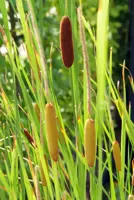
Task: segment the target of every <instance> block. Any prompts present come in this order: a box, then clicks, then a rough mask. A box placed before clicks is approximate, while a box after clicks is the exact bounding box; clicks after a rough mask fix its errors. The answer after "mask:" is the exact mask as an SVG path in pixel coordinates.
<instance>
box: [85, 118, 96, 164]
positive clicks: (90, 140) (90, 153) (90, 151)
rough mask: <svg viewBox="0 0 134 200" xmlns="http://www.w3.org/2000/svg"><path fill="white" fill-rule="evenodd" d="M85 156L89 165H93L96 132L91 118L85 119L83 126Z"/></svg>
mask: <svg viewBox="0 0 134 200" xmlns="http://www.w3.org/2000/svg"><path fill="white" fill-rule="evenodd" d="M84 149H85V157H86V160H87V163H88V165H89V167H93V165H94V163H95V157H96V133H95V124H94V120H93V119H87V120H86V123H85V128H84Z"/></svg>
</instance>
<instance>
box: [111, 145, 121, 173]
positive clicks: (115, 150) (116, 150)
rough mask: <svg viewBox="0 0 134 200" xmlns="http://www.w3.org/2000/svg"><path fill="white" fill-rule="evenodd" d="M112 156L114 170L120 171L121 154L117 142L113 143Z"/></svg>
mask: <svg viewBox="0 0 134 200" xmlns="http://www.w3.org/2000/svg"><path fill="white" fill-rule="evenodd" d="M113 156H114V161H115V165H116V169H117V170H118V171H121V152H120V147H119V143H118V142H117V141H114V142H113Z"/></svg>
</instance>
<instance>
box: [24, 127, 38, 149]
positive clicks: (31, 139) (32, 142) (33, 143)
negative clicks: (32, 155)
mask: <svg viewBox="0 0 134 200" xmlns="http://www.w3.org/2000/svg"><path fill="white" fill-rule="evenodd" d="M23 131H24V135H25V136H26V138H27V139H28V141H29V142H30V144H31V145H32V146H33V147H34V148H35V147H36V144H35V141H34V139H33V137H32V136H31V135H30V133H29V132H28V130H27V129H26V128H24V129H23Z"/></svg>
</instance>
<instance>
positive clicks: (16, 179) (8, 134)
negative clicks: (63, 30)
mask: <svg viewBox="0 0 134 200" xmlns="http://www.w3.org/2000/svg"><path fill="white" fill-rule="evenodd" d="M10 3H11V4H12V6H14V4H13V3H12V1H10ZM40 3H41V5H42V3H43V1H42V0H40ZM59 5H60V16H61V17H62V16H63V15H68V16H69V17H70V19H71V22H72V32H73V42H74V56H75V59H74V64H73V65H72V67H71V68H69V69H66V70H67V76H68V77H67V78H68V82H69V83H70V85H71V96H72V104H73V107H72V113H73V118H72V121H73V124H72V126H71V127H70V126H68V124H67V123H66V119H64V117H63V116H62V113H61V110H60V105H59V102H58V98H57V94H56V92H55V90H54V84H55V83H54V77H53V68H54V66H51V67H50V66H49V65H48V64H47V62H46V57H45V55H46V54H45V48H43V45H42V43H43V42H42V33H40V31H39V30H41V26H42V23H43V22H42V20H43V13H42V7H41V8H40V9H41V11H40V15H39V19H38V21H37V20H36V16H35V12H34V11H35V1H32V0H26V1H23V0H17V1H16V7H13V8H14V10H15V12H16V13H19V17H20V18H19V19H18V20H19V23H20V24H21V28H22V33H23V35H24V41H25V47H26V52H27V62H28V65H27V67H28V68H26V67H24V65H23V62H22V58H21V56H20V55H19V53H18V49H17V45H16V44H15V41H14V40H13V38H12V35H11V31H10V27H9V23H8V9H7V8H6V1H5V0H1V7H0V11H1V13H2V25H1V26H0V34H1V39H2V41H3V44H4V45H5V47H6V49H7V54H5V55H4V58H5V60H6V63H7V65H9V66H10V71H11V73H12V77H13V84H12V85H11V87H12V89H11V93H10V95H8V94H7V92H6V91H5V90H4V87H3V85H2V83H0V92H1V93H0V116H1V129H0V158H1V159H0V177H1V178H0V198H1V199H16V200H17V199H22V200H25V199H38V200H39V199H46V200H53V199H56V200H60V199H62V200H64V199H68V200H70V199H72V200H75V199H76V200H84V199H86V197H87V199H89V193H90V197H91V199H94V200H96V199H98V200H101V199H103V197H102V194H104V193H105V195H106V196H107V197H106V198H107V199H112V200H114V199H121V200H123V199H126V198H127V196H128V195H129V194H131V193H132V185H131V176H132V174H131V155H130V154H131V152H129V151H128V149H126V137H128V138H129V140H130V143H131V145H132V146H133V145H134V140H133V128H134V125H133V123H132V122H131V120H130V111H131V108H130V109H129V111H127V108H126V107H127V106H126V88H125V85H126V84H125V79H124V76H123V77H122V82H123V84H122V87H123V94H122V96H123V98H121V95H120V93H119V90H118V87H117V86H116V85H115V84H114V82H113V80H112V49H109V48H108V24H109V9H110V8H109V1H105V0H100V1H98V12H97V28H96V30H95V32H96V35H95V34H94V32H93V31H92V28H91V27H90V25H89V23H88V22H90V19H85V17H84V16H83V14H82V1H79V3H78V2H77V6H78V5H79V6H81V12H79V11H78V7H76V1H75V0H74V1H68V0H65V1H63V0H59ZM89 6H90V5H89ZM79 9H80V8H79ZM78 13H79V20H78ZM59 23H60V21H59ZM80 23H81V24H80ZM80 26H81V27H80ZM81 28H82V30H83V36H80V35H81ZM85 32H86V33H88V37H89V39H90V40H91V42H92V43H93V47H94V48H95V54H94V62H95V63H96V66H95V67H96V74H97V80H93V78H92V74H91V73H90V52H89V51H88V49H87V42H86V37H85ZM83 38H85V40H84V39H83ZM83 41H84V42H83ZM52 48H53V47H52ZM79 48H80V50H79ZM83 48H84V51H83V50H82V49H83ZM52 56H53V55H52ZM57 56H59V52H58V51H57ZM80 57H81V58H82V60H83V64H82V66H80V65H79V62H78V60H79V58H80ZM52 59H53V57H52ZM121 66H122V72H123V73H125V71H126V70H127V69H126V67H125V64H124V63H123V64H122V65H121ZM1 67H2V66H1ZM60 67H61V68H63V67H64V66H63V64H62V62H61V66H60ZM88 70H89V71H88ZM88 72H89V73H88ZM81 74H82V78H81V77H80V76H81ZM89 76H90V77H89ZM59 78H60V77H59ZM89 83H90V85H89ZM18 84H19V87H20V93H19V94H18ZM61 84H62V83H61ZM59 91H60V88H59ZM89 92H90V93H89ZM89 94H90V98H88V95H89ZM46 103H52V104H53V105H54V107H55V110H56V115H57V118H58V120H59V124H58V123H57V128H58V132H59V138H60V139H59V157H58V161H57V162H54V161H53V160H52V158H51V156H50V154H49V151H48V145H47V140H46V127H45V104H46ZM35 104H37V105H38V107H39V115H40V119H38V116H37V113H36V111H35V109H34V105H35ZM111 104H114V105H115V107H116V108H117V110H118V112H119V115H120V117H121V130H120V131H121V133H120V135H121V143H120V148H121V159H122V161H121V171H120V172H118V171H116V170H114V169H113V167H112V166H113V162H114V160H113V159H112V143H113V141H115V140H116V139H117V137H118V136H117V134H119V133H116V132H115V131H114V121H113V119H112V116H111V112H110V108H111ZM67 106H68V105H64V109H65V111H66V109H67ZM89 107H90V109H89ZM88 118H93V119H94V120H95V127H96V134H97V154H96V163H95V165H94V167H92V168H90V167H89V166H88V164H87V161H86V159H85V157H84V125H85V121H86V119H88ZM24 128H25V129H27V131H28V133H29V135H31V137H32V139H33V141H34V142H33V143H32V144H33V145H32V144H30V140H28V137H26V135H25V131H24ZM126 153H127V154H128V160H127V162H125V154H126ZM44 155H45V157H46V161H47V162H46V161H45V159H44ZM41 166H42V169H43V173H44V175H45V179H46V183H47V185H46V186H44V185H43V184H42V177H41ZM105 170H108V172H109V176H110V180H109V184H108V189H106V188H105V187H104V185H103V184H102V179H103V172H105ZM89 183H90V187H89ZM86 188H88V189H86Z"/></svg>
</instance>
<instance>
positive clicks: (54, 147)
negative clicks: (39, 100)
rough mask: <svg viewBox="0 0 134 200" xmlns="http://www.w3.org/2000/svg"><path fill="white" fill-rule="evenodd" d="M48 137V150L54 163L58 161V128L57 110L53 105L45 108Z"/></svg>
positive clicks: (49, 104) (47, 105)
mask: <svg viewBox="0 0 134 200" xmlns="http://www.w3.org/2000/svg"><path fill="white" fill-rule="evenodd" d="M45 119H46V136H47V142H48V149H49V152H50V155H51V157H52V159H53V160H54V161H57V160H58V131H57V127H56V114H55V109H54V107H53V105H52V104H51V103H48V104H46V106H45Z"/></svg>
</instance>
